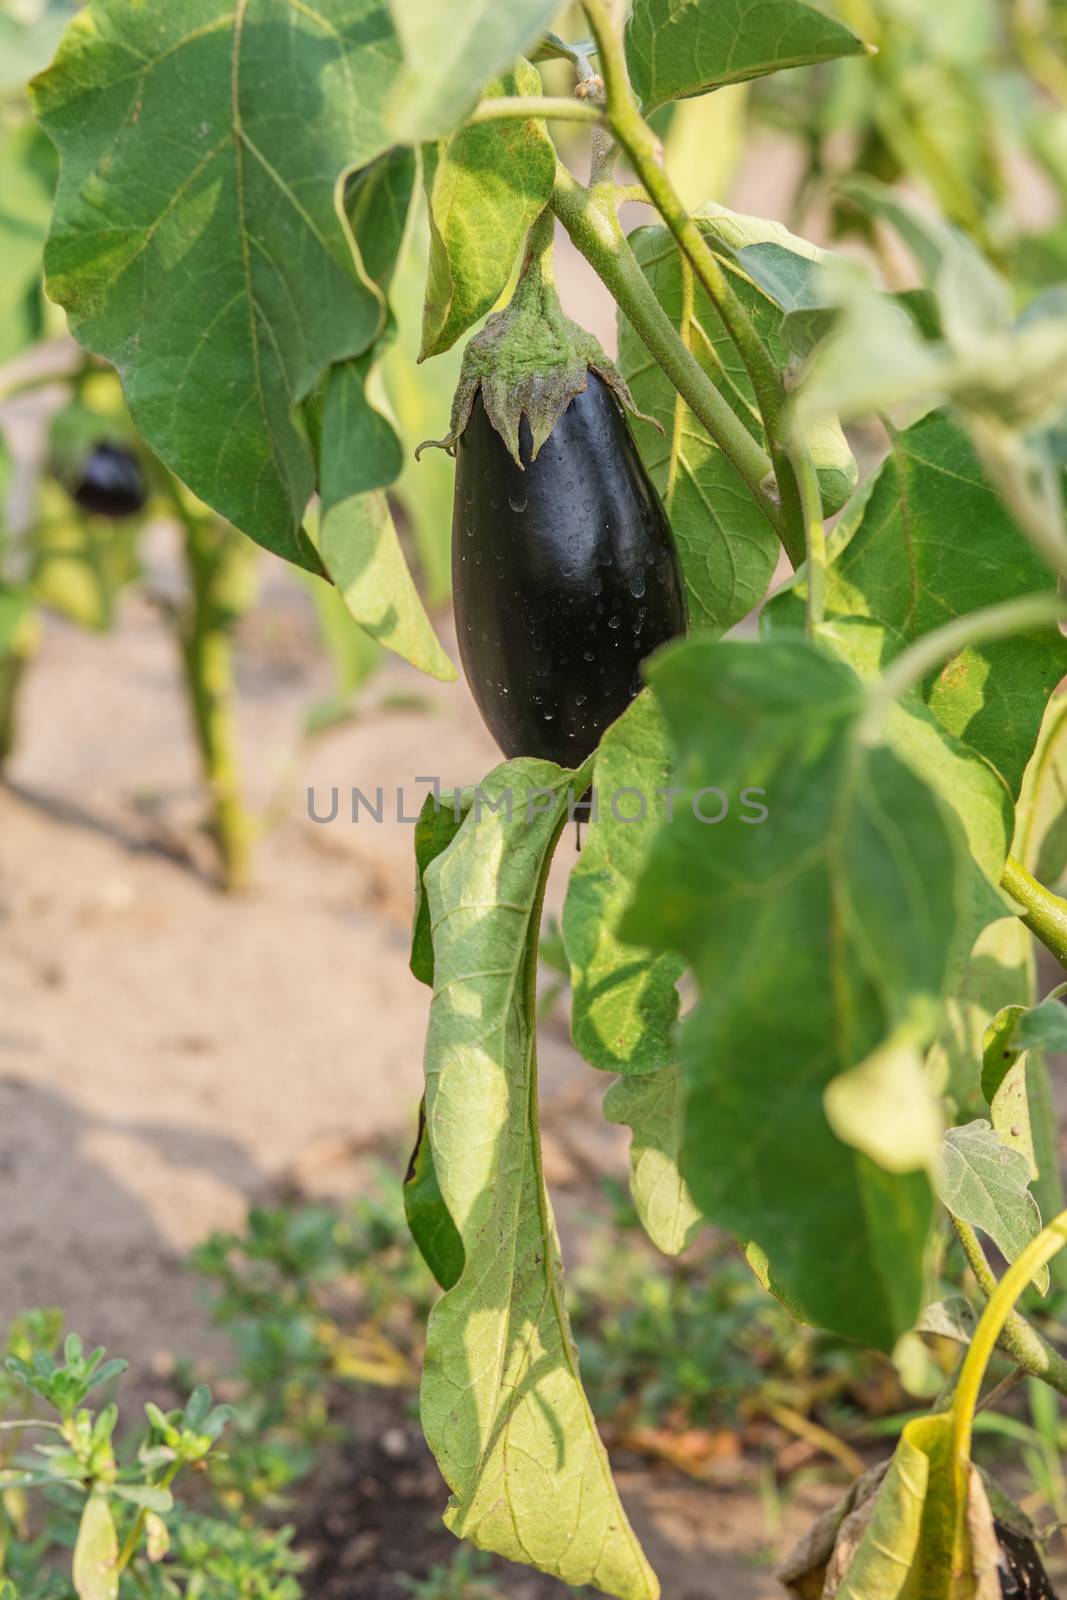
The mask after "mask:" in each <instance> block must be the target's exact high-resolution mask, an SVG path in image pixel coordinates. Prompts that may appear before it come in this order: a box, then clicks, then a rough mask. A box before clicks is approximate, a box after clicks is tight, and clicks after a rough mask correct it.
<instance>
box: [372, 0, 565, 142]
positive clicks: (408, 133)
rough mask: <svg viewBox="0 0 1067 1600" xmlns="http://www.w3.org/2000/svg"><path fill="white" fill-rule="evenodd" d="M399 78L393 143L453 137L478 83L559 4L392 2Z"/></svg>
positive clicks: (522, 0) (533, 0) (541, 0)
mask: <svg viewBox="0 0 1067 1600" xmlns="http://www.w3.org/2000/svg"><path fill="white" fill-rule="evenodd" d="M392 9H393V20H394V23H395V25H396V31H397V33H398V34H399V36H400V39H401V42H402V44H403V48H404V73H403V76H402V78H401V80H400V83H399V85H398V87H397V90H396V93H395V96H394V98H393V104H392V106H391V108H390V124H391V127H392V129H393V132H394V134H395V135H396V137H397V138H400V139H405V140H410V141H412V142H418V141H420V140H423V139H435V138H439V137H441V135H443V134H446V133H451V132H452V129H453V128H454V127H456V126H457V124H458V123H460V122H462V121H463V118H464V117H465V116H466V114H467V112H468V111H469V110H470V108H471V106H472V105H473V104H474V102H475V100H476V99H477V98H478V92H479V90H480V89H481V88H482V85H483V84H485V83H488V81H489V79H490V78H494V77H496V76H497V74H498V73H500V72H503V71H504V70H505V69H506V68H508V67H510V66H511V65H512V64H513V62H514V61H515V59H516V57H518V56H521V55H523V54H525V52H526V49H527V46H529V45H532V44H533V43H534V42H535V40H536V39H537V38H538V37H539V35H540V34H542V33H544V31H545V29H546V28H547V27H548V25H549V23H550V22H551V21H552V19H553V17H554V16H555V14H556V12H557V11H558V10H559V3H558V0H506V4H503V5H502V4H501V3H500V0H392Z"/></svg>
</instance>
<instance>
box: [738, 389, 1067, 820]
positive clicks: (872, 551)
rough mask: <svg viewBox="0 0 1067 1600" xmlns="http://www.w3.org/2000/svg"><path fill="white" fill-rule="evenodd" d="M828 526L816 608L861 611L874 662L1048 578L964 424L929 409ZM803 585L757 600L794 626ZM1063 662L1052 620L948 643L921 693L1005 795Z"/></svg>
mask: <svg viewBox="0 0 1067 1600" xmlns="http://www.w3.org/2000/svg"><path fill="white" fill-rule="evenodd" d="M964 531H965V536H963V534H964ZM837 533H838V537H839V538H840V539H841V540H842V542H843V543H844V548H842V549H840V550H839V553H838V554H837V555H836V557H835V559H834V561H833V563H832V565H831V567H830V570H829V574H828V582H827V602H826V606H827V616H828V617H830V618H833V617H834V616H842V617H844V616H865V617H870V618H872V619H873V620H874V621H875V622H876V623H878V624H879V625H880V626H881V627H882V628H883V629H884V631H885V641H884V657H883V661H884V662H887V661H890V660H892V659H893V657H894V656H896V655H898V654H899V653H900V651H901V650H903V649H905V648H906V647H907V645H908V644H910V643H911V642H912V641H913V640H914V639H917V638H920V637H921V636H922V635H923V634H925V633H929V632H931V631H932V630H933V629H935V628H938V627H941V626H942V625H943V624H944V623H946V622H949V621H951V620H952V619H953V618H954V617H958V616H962V615H965V614H966V613H967V612H970V611H976V610H978V609H980V608H981V607H982V606H988V605H993V604H996V603H997V602H1000V601H1004V600H1009V599H1013V598H1014V597H1016V596H1020V595H1024V594H1030V593H1032V592H1034V591H1035V590H1040V589H1042V588H1044V587H1046V586H1047V584H1048V581H1049V578H1048V573H1047V570H1046V569H1045V567H1044V566H1043V564H1042V562H1041V561H1040V559H1039V558H1038V557H1037V556H1036V555H1035V554H1034V552H1033V550H1032V549H1031V547H1030V545H1029V543H1028V542H1027V540H1026V539H1025V538H1024V537H1023V535H1022V534H1021V533H1020V531H1019V529H1018V528H1017V527H1016V525H1015V523H1014V522H1013V520H1012V518H1011V516H1010V515H1009V513H1008V512H1007V510H1006V509H1005V507H1004V505H1003V503H1002V502H1001V501H1000V500H999V499H998V497H997V495H996V494H995V493H994V492H993V490H992V489H991V488H990V486H989V484H988V483H987V482H986V480H985V477H984V476H983V473H982V470H981V467H980V466H979V463H978V461H977V459H976V457H975V454H974V451H973V449H972V448H971V445H970V443H969V441H968V439H967V436H966V434H965V433H964V432H963V430H962V428H960V427H959V425H958V424H957V423H955V422H953V421H952V419H951V418H950V417H948V416H947V415H946V414H945V413H944V412H940V411H935V412H931V413H930V414H929V415H928V416H926V417H924V418H923V419H922V420H921V421H920V422H917V423H915V425H914V426H913V427H911V428H908V429H907V430H906V431H905V432H903V433H895V434H894V435H893V436H892V438H891V441H890V450H889V455H888V456H887V458H886V460H885V462H884V464H883V465H882V467H881V469H880V471H879V472H878V474H877V476H876V477H875V479H874V480H873V483H872V485H871V487H870V491H869V493H868V495H867V497H866V499H865V500H864V502H863V503H862V504H861V505H860V506H858V507H857V509H856V512H855V513H854V514H852V515H851V516H849V517H847V518H846V519H845V526H844V527H843V528H840V527H839V529H838V530H837ZM805 589H806V586H805V583H804V582H803V580H801V581H799V582H798V583H796V584H795V585H794V586H793V588H792V589H791V591H789V592H788V593H787V594H786V595H783V596H781V597H780V598H776V599H775V600H774V601H772V603H771V605H770V607H768V610H769V611H770V612H771V613H772V616H773V614H774V613H776V612H777V613H778V620H779V622H780V623H781V624H782V625H783V626H793V627H796V626H799V625H801V623H802V612H801V608H800V600H801V596H802V595H803V594H804V593H805ZM1065 672H1067V641H1065V640H1064V639H1063V638H1062V637H1061V635H1060V633H1059V631H1058V629H1056V628H1054V627H1053V628H1047V629H1044V630H1043V631H1042V632H1040V633H1033V634H1028V635H1026V636H1025V637H1018V638H1013V639H1003V640H998V641H996V642H995V643H993V644H988V645H982V646H979V647H977V648H971V649H967V650H963V651H961V652H959V653H958V654H957V655H955V656H953V657H952V659H951V660H950V661H948V662H946V663H945V665H944V666H943V667H942V668H940V670H938V671H937V672H935V673H933V674H932V675H931V676H930V678H928V679H927V681H926V683H925V684H924V686H923V694H924V697H925V699H926V702H927V704H928V705H929V706H930V709H931V710H932V711H933V712H934V714H935V715H936V716H937V718H938V720H939V721H940V722H941V723H943V725H944V726H945V727H946V728H948V729H949V731H950V732H952V733H954V734H956V735H957V736H958V737H959V738H961V739H963V740H965V741H966V743H967V744H969V745H971V746H973V748H974V749H976V750H977V751H979V752H980V753H981V754H982V755H983V756H985V757H986V758H987V759H988V760H989V761H991V762H992V763H993V765H994V766H995V767H996V768H997V769H998V771H999V772H1000V773H1002V775H1003V777H1004V779H1005V782H1006V783H1007V784H1008V786H1009V787H1010V789H1011V791H1012V793H1013V794H1016V793H1018V790H1019V786H1020V784H1021V782H1022V776H1023V772H1024V770H1025V767H1026V764H1027V762H1028V761H1029V759H1030V755H1031V753H1032V751H1033V749H1034V744H1035V742H1036V740H1037V736H1038V731H1039V729H1040V727H1041V719H1042V716H1043V714H1044V710H1045V706H1046V703H1047V702H1048V699H1049V696H1050V695H1051V694H1052V692H1053V690H1054V689H1055V687H1056V685H1057V683H1058V682H1059V680H1060V678H1061V677H1062V676H1063V675H1064V673H1065Z"/></svg>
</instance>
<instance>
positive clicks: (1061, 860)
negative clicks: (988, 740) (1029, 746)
mask: <svg viewBox="0 0 1067 1600" xmlns="http://www.w3.org/2000/svg"><path fill="white" fill-rule="evenodd" d="M1016 828H1017V833H1016V842H1015V848H1014V853H1015V855H1017V856H1018V858H1019V860H1020V861H1021V862H1022V863H1023V865H1024V866H1025V867H1026V868H1027V869H1028V870H1029V871H1030V872H1032V873H1033V874H1034V876H1035V877H1036V878H1037V879H1038V880H1039V881H1040V882H1041V883H1044V884H1047V885H1048V886H1049V888H1055V886H1056V885H1057V884H1058V883H1059V882H1060V880H1061V878H1062V877H1063V875H1064V873H1065V872H1067V696H1063V697H1059V696H1057V697H1056V698H1055V699H1053V700H1051V701H1050V702H1049V705H1048V709H1047V711H1046V713H1045V719H1044V722H1043V723H1042V727H1041V735H1040V737H1039V739H1038V741H1037V748H1036V750H1035V751H1034V755H1033V760H1032V761H1031V763H1030V766H1029V767H1028V769H1027V773H1026V781H1025V783H1024V784H1023V789H1022V793H1021V794H1020V796H1019V804H1018V806H1017V807H1016Z"/></svg>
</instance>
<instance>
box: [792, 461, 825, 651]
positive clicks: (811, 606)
mask: <svg viewBox="0 0 1067 1600" xmlns="http://www.w3.org/2000/svg"><path fill="white" fill-rule="evenodd" d="M793 467H794V471H795V472H796V480H797V488H798V490H799V492H800V508H801V512H802V514H803V517H804V544H805V548H806V550H807V561H808V567H807V571H808V609H807V629H808V636H809V637H810V636H811V635H812V634H814V632H815V630H816V628H817V627H818V626H819V624H820V623H821V622H822V620H823V617H824V615H825V613H826V567H827V558H826V522H825V520H824V518H823V509H822V491H821V489H820V488H819V475H818V473H817V472H816V471H815V463H814V462H813V461H812V459H811V456H810V454H809V453H808V451H807V450H804V449H798V450H797V451H796V452H795V454H794V456H793Z"/></svg>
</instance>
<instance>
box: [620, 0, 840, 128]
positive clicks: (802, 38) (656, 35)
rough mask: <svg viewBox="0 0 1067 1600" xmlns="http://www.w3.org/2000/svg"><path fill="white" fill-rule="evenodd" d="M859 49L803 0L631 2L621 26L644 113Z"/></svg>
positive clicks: (831, 22) (830, 19)
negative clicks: (626, 22) (624, 25)
mask: <svg viewBox="0 0 1067 1600" xmlns="http://www.w3.org/2000/svg"><path fill="white" fill-rule="evenodd" d="M863 49H864V47H863V44H862V43H861V41H860V40H859V39H857V38H856V36H855V34H852V33H850V32H849V30H848V29H847V28H845V27H842V25H841V23H840V22H836V21H835V20H834V19H833V18H832V17H828V16H827V15H826V14H825V13H824V12H822V11H816V10H815V9H814V7H812V6H807V5H803V4H801V0H716V3H714V4H709V0H635V4H634V8H633V14H632V16H631V17H630V21H629V25H628V27H627V30H626V56H627V60H628V62H629V66H630V76H631V78H632V79H633V84H634V88H635V90H636V91H637V94H638V95H639V96H640V98H641V100H642V101H643V102H644V109H645V112H646V113H647V112H648V111H650V110H651V109H652V108H653V107H655V106H659V105H662V104H663V103H664V101H667V100H681V99H685V98H686V97H687V96H689V95H694V94H707V93H708V91H709V90H711V89H721V88H722V87H723V86H724V85H726V84H729V83H745V82H746V81H747V80H748V79H750V78H762V77H764V76H765V75H766V74H767V73H769V72H780V71H781V70H782V69H783V68H784V67H807V66H812V65H814V64H815V63H816V62H818V61H833V60H835V59H836V58H837V57H838V56H852V55H862V54H863Z"/></svg>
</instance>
